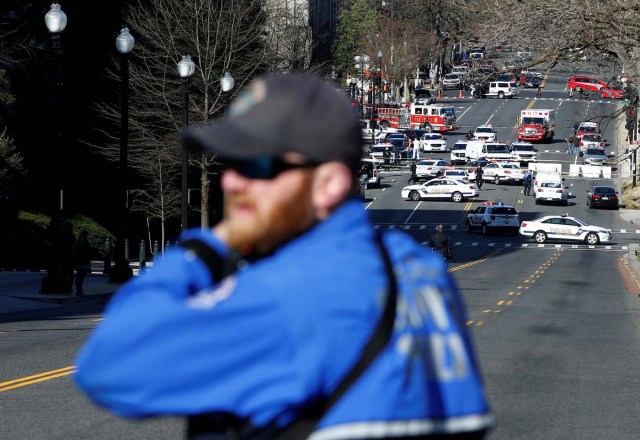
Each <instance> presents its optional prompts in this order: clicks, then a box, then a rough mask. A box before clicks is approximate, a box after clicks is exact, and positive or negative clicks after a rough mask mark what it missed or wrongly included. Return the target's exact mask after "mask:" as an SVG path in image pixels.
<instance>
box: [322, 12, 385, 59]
mask: <svg viewBox="0 0 640 440" xmlns="http://www.w3.org/2000/svg"><path fill="white" fill-rule="evenodd" d="M378 33H379V15H378V11H376V9H374V8H373V7H372V6H371V3H370V2H369V0H345V2H344V3H343V5H342V6H341V9H340V13H339V15H338V40H337V41H336V44H335V50H334V55H333V58H334V61H335V66H336V67H337V68H338V69H340V70H343V71H350V70H353V69H354V67H353V64H354V61H353V57H355V56H356V55H360V54H362V53H365V51H366V50H367V47H369V46H370V45H371V44H370V41H373V40H375V39H376V36H377V34H378ZM368 55H369V56H372V57H375V54H374V53H369V54H368Z"/></svg>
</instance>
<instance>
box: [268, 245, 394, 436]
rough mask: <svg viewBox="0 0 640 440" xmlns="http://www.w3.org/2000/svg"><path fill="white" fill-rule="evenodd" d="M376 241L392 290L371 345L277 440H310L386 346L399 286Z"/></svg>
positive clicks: (366, 347) (388, 260) (385, 254)
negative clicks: (331, 390)
mask: <svg viewBox="0 0 640 440" xmlns="http://www.w3.org/2000/svg"><path fill="white" fill-rule="evenodd" d="M375 237H376V239H375V241H376V244H377V246H378V249H379V251H380V254H381V256H382V261H383V262H384V268H385V273H386V275H387V278H388V280H387V281H388V286H389V289H388V290H389V291H388V294H387V302H386V304H385V307H384V310H383V312H382V316H381V317H380V320H379V321H378V324H377V326H376V329H375V330H374V332H373V334H372V336H371V338H370V339H369V342H367V344H366V345H365V346H364V348H363V350H362V354H361V355H360V358H359V359H358V361H357V362H356V363H355V365H354V366H353V367H352V368H351V370H350V371H349V372H348V373H347V374H346V376H345V377H344V378H343V379H342V381H341V382H340V384H339V385H338V386H337V387H336V389H335V390H334V391H333V393H332V394H331V395H330V396H328V397H327V398H326V399H324V400H322V401H320V402H318V403H316V404H315V405H312V406H311V407H310V409H309V410H307V411H304V412H303V414H301V416H300V417H298V418H297V419H296V420H295V421H294V422H292V423H291V424H290V425H289V426H287V427H286V428H285V429H284V430H283V431H281V432H280V433H278V435H277V436H276V437H275V440H303V439H306V438H308V437H309V436H310V435H311V433H312V432H313V431H314V430H315V427H316V425H317V424H318V422H320V420H322V418H323V417H324V416H325V415H326V414H327V413H328V412H329V410H330V409H331V407H333V405H334V404H335V403H336V402H338V401H339V400H340V399H341V398H342V396H343V395H344V394H345V392H346V391H347V390H348V389H349V388H350V387H351V386H352V385H353V384H354V383H355V382H356V380H357V379H358V378H359V377H360V375H361V374H362V373H363V372H364V371H365V370H366V369H367V368H368V367H369V366H370V365H371V363H372V362H373V361H374V360H375V358H376V357H377V356H378V355H379V354H380V353H381V352H382V350H383V349H384V348H385V347H386V346H387V344H388V343H389V340H390V339H391V335H392V334H393V327H394V323H395V316H396V303H397V299H398V283H397V280H396V276H395V273H394V271H393V264H392V263H391V257H390V256H389V252H388V251H387V249H386V248H385V246H384V243H383V242H382V236H381V235H380V234H378V233H376V234H375Z"/></svg>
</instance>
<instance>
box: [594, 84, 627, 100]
mask: <svg viewBox="0 0 640 440" xmlns="http://www.w3.org/2000/svg"><path fill="white" fill-rule="evenodd" d="M600 96H602V98H604V99H622V98H624V89H623V88H622V87H618V86H609V87H603V88H601V89H600Z"/></svg>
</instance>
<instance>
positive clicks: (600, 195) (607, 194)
mask: <svg viewBox="0 0 640 440" xmlns="http://www.w3.org/2000/svg"><path fill="white" fill-rule="evenodd" d="M587 206H588V207H589V208H598V207H606V208H613V209H620V199H619V197H618V192H617V191H616V190H615V188H612V187H610V186H594V187H593V188H592V189H590V190H588V191H587Z"/></svg>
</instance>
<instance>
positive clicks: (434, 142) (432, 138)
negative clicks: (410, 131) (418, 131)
mask: <svg viewBox="0 0 640 440" xmlns="http://www.w3.org/2000/svg"><path fill="white" fill-rule="evenodd" d="M418 142H419V145H420V151H424V152H425V153H427V152H430V151H447V140H446V139H445V138H444V136H442V135H441V134H440V133H425V134H423V135H422V136H421V137H420V139H419V140H418Z"/></svg>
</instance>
